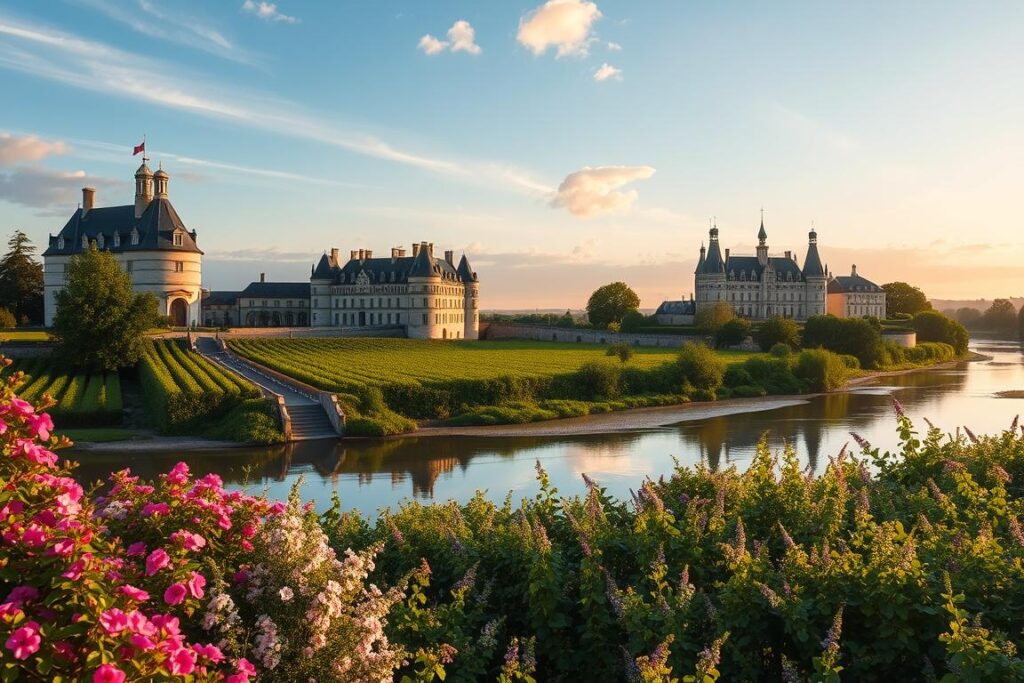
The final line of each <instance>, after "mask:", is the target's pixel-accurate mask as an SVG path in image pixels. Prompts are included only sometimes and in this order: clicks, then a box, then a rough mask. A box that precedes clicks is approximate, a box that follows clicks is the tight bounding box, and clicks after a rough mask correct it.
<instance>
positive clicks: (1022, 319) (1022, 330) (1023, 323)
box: [1017, 306, 1024, 342]
mask: <svg viewBox="0 0 1024 683" xmlns="http://www.w3.org/2000/svg"><path fill="white" fill-rule="evenodd" d="M1017 336H1019V337H1020V340H1021V341H1022V342H1024V306H1021V307H1020V313H1018V314H1017Z"/></svg>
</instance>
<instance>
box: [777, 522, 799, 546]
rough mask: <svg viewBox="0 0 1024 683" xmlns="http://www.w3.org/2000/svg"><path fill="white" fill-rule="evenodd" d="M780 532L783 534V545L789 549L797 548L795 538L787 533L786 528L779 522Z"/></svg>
mask: <svg viewBox="0 0 1024 683" xmlns="http://www.w3.org/2000/svg"><path fill="white" fill-rule="evenodd" d="M779 531H780V532H781V533H782V545H784V546H786V548H787V549H788V548H794V547H796V543H794V542H793V537H792V536H790V535H789V532H788V531H786V527H784V526H782V522H779Z"/></svg>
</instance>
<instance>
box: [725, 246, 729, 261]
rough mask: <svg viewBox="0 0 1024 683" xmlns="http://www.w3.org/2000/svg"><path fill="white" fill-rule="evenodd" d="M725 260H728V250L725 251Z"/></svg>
mask: <svg viewBox="0 0 1024 683" xmlns="http://www.w3.org/2000/svg"><path fill="white" fill-rule="evenodd" d="M725 260H726V261H728V260H729V250H728V249H726V250H725Z"/></svg>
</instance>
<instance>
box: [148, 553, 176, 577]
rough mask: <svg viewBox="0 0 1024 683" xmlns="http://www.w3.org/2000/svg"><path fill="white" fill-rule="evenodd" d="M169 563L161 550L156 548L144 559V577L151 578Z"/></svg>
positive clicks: (169, 559)
mask: <svg viewBox="0 0 1024 683" xmlns="http://www.w3.org/2000/svg"><path fill="white" fill-rule="evenodd" d="M170 563H171V558H170V556H169V555H168V554H167V551H166V550H164V549H163V548H157V549H156V550H154V551H153V552H151V553H150V554H149V557H147V558H146V576H153V574H156V573H157V572H158V571H160V570H161V569H163V568H164V567H166V566H167V565H169V564H170Z"/></svg>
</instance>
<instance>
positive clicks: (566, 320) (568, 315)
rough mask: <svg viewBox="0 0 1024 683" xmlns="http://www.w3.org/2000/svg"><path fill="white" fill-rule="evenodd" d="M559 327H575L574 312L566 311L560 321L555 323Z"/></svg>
mask: <svg viewBox="0 0 1024 683" xmlns="http://www.w3.org/2000/svg"><path fill="white" fill-rule="evenodd" d="M555 324H556V325H557V326H558V327H575V326H576V319H575V318H573V317H572V311H568V310H567V311H566V312H565V315H563V316H562V317H561V318H559V319H558V322H556V323H555Z"/></svg>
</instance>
